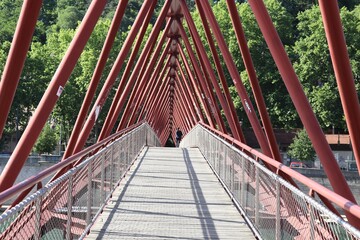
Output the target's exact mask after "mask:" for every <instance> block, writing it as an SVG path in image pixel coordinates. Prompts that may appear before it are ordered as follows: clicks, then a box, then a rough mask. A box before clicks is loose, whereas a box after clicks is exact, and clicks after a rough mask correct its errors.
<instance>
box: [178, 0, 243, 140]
mask: <svg viewBox="0 0 360 240" xmlns="http://www.w3.org/2000/svg"><path fill="white" fill-rule="evenodd" d="M180 3H181V7H182V10H183V13H184V16H185V19H186V22H187V25H188V26H189V29H190V33H191V35H192V38H193V40H194V43H195V47H196V50H197V54H198V56H199V60H200V63H201V65H202V67H203V70H204V71H205V72H206V73H207V75H208V76H209V77H208V78H206V77H205V78H206V79H210V81H211V84H212V86H213V87H214V89H215V92H216V96H217V98H218V100H219V102H220V105H221V107H222V109H223V110H224V113H225V116H226V119H227V121H228V124H229V126H230V129H231V133H232V134H233V136H234V137H235V139H238V140H240V139H241V137H242V140H244V137H243V136H240V124H239V121H238V120H236V121H234V120H233V119H234V117H235V118H237V117H236V116H233V115H232V112H231V110H230V107H229V105H231V104H233V103H232V101H231V102H230V101H229V102H228V101H226V98H225V97H224V95H223V93H222V91H221V88H220V86H219V83H218V81H217V79H216V76H215V73H214V71H213V68H212V66H211V63H210V60H209V59H208V56H207V54H206V51H205V47H204V45H203V44H202V42H201V39H200V35H199V33H198V32H197V29H196V26H195V23H194V21H193V19H192V17H191V15H190V12H189V9H188V8H187V5H186V3H185V2H184V1H180ZM205 76H206V74H205ZM223 83H224V85H223V88H224V89H225V88H226V89H227V84H226V83H225V81H224V82H223ZM208 85H210V83H208ZM229 95H230V93H229ZM229 97H230V96H229ZM235 122H236V123H235ZM237 126H238V127H239V128H237ZM225 133H226V132H225Z"/></svg>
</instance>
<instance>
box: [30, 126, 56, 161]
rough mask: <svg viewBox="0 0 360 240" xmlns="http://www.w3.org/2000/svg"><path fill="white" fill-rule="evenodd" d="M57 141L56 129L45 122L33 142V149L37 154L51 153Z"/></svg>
mask: <svg viewBox="0 0 360 240" xmlns="http://www.w3.org/2000/svg"><path fill="white" fill-rule="evenodd" d="M57 143H58V138H57V136H56V131H55V130H54V129H52V128H51V126H50V125H49V124H46V125H45V127H44V129H43V131H42V132H41V133H40V136H39V138H38V140H37V141H36V143H35V151H36V152H37V153H39V154H43V153H49V154H50V153H52V152H53V151H54V150H55V148H56V145H57Z"/></svg>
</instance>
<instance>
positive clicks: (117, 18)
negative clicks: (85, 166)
mask: <svg viewBox="0 0 360 240" xmlns="http://www.w3.org/2000/svg"><path fill="white" fill-rule="evenodd" d="M127 4H128V0H122V1H120V3H119V4H118V6H117V8H116V11H115V15H114V17H113V20H112V22H111V26H110V29H109V32H108V34H107V36H106V40H105V43H104V46H103V48H102V50H101V54H100V57H99V60H98V62H97V64H96V67H95V70H94V73H93V76H92V78H91V81H90V85H89V88H88V90H87V92H86V96H85V99H84V102H83V104H82V106H81V109H80V112H79V115H78V116H77V119H76V122H75V125H74V128H73V130H72V132H71V136H70V139H69V141H68V145H67V148H66V151H65V153H64V156H63V160H64V159H66V158H68V157H69V156H71V155H72V153H73V150H74V147H75V144H76V141H77V138H78V136H79V134H80V131H81V128H82V126H83V124H84V121H85V118H86V115H87V113H88V111H89V108H90V105H91V102H92V100H93V98H94V95H95V91H96V88H97V86H98V84H99V82H100V78H101V75H102V73H103V71H104V68H105V65H106V61H107V59H108V57H109V54H110V50H111V48H112V45H113V43H114V41H115V37H116V33H117V32H118V29H119V27H120V23H121V20H122V18H123V16H124V13H125V9H126V6H127Z"/></svg>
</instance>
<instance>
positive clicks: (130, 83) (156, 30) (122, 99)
mask: <svg viewBox="0 0 360 240" xmlns="http://www.w3.org/2000/svg"><path fill="white" fill-rule="evenodd" d="M170 3H171V1H167V2H166V3H165V5H164V6H163V8H162V10H161V13H160V15H159V17H158V19H157V21H156V23H155V25H154V27H153V29H152V31H151V33H150V36H149V38H148V40H147V42H146V44H145V46H144V50H143V52H142V53H141V55H140V57H139V59H138V62H142V61H144V59H145V57H146V55H147V50H149V49H150V46H151V45H152V44H154V41H155V39H157V37H158V35H159V32H160V29H161V25H162V23H163V21H164V19H165V17H166V13H167V11H168V9H169V6H170ZM140 67H141V64H137V65H136V66H135V69H134V70H133V72H134V71H136V72H137V71H139V68H140ZM130 79H131V80H130V81H128V82H127V84H126V86H125V89H124V91H123V92H122V94H121V97H120V99H119V101H118V102H117V103H116V108H115V111H114V113H113V114H112V115H111V118H110V120H109V125H108V128H107V129H106V130H105V129H104V130H102V133H101V136H103V137H106V136H108V135H109V134H110V132H111V130H112V129H113V127H114V125H115V123H116V120H117V118H118V116H119V114H120V111H121V110H122V108H123V106H124V104H125V101H126V98H127V97H128V95H129V94H130V91H131V88H132V87H133V86H134V81H135V79H136V78H134V77H130ZM108 117H109V116H108ZM103 131H105V132H103Z"/></svg>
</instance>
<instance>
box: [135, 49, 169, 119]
mask: <svg viewBox="0 0 360 240" xmlns="http://www.w3.org/2000/svg"><path fill="white" fill-rule="evenodd" d="M164 57H166V56H164ZM170 58H171V55H169V57H168V59H167V60H166V61H165V59H161V60H160V61H161V62H162V64H160V65H159V66H160V67H162V70H161V72H160V73H159V74H157V75H156V76H155V85H154V87H153V88H152V90H151V93H150V95H149V96H148V97H147V98H146V100H145V103H144V106H143V108H142V109H141V112H140V114H139V118H140V119H144V118H145V116H146V112H148V111H149V108H150V106H151V103H152V102H154V99H155V98H156V93H158V91H159V88H160V86H161V83H162V80H163V79H164V77H165V74H166V71H167V70H168V68H167V65H168V63H169V61H170Z"/></svg>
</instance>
